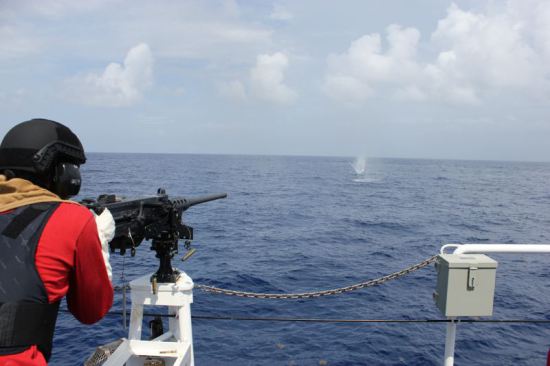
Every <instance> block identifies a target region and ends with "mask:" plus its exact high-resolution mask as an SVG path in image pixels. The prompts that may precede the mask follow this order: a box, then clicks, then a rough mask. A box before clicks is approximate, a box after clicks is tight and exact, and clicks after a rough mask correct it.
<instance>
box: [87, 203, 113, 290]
mask: <svg viewBox="0 0 550 366" xmlns="http://www.w3.org/2000/svg"><path fill="white" fill-rule="evenodd" d="M92 212H93V211H92ZM94 216H95V222H96V225H97V234H98V236H99V241H101V252H102V253H103V261H104V262H105V268H106V269H107V274H108V275H109V280H111V282H112V280H113V270H112V268H111V264H110V263H109V252H110V251H109V242H110V241H111V240H113V238H114V236H115V220H114V219H113V215H111V212H110V211H109V210H108V209H107V208H105V209H104V210H103V212H102V213H101V215H96V214H95V213H94Z"/></svg>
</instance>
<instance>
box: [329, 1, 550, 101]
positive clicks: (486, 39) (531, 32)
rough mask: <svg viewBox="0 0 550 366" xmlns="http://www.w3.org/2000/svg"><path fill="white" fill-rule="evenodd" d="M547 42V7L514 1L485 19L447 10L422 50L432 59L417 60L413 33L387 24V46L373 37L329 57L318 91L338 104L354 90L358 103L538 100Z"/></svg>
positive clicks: (549, 67) (545, 82) (549, 65)
mask: <svg viewBox="0 0 550 366" xmlns="http://www.w3.org/2000/svg"><path fill="white" fill-rule="evenodd" d="M549 39H550V3H549V2H543V1H528V2H527V4H525V2H523V1H519V0H513V1H509V2H507V3H506V5H505V6H502V7H500V8H499V9H496V10H495V9H490V10H487V11H486V12H483V13H481V12H473V11H465V10H462V9H460V8H459V7H458V6H457V5H455V4H452V5H451V6H450V7H449V8H448V10H447V15H446V16H445V18H443V19H441V20H439V22H438V23H437V28H436V29H435V31H434V32H433V33H432V35H431V37H430V38H429V40H427V42H426V43H427V44H426V45H425V47H424V48H423V49H432V50H435V51H436V53H435V54H436V56H435V58H434V59H433V60H431V61H430V60H426V61H424V60H420V59H419V58H418V56H417V54H418V51H419V49H420V43H419V42H420V32H419V31H418V30H416V29H414V28H403V27H401V26H398V25H392V26H390V27H388V28H387V35H386V44H387V46H386V47H383V44H382V39H381V36H380V34H378V33H374V34H369V35H365V36H363V37H360V38H359V39H357V40H355V41H353V42H352V43H351V45H350V47H349V49H348V50H347V51H346V52H344V53H342V54H337V55H331V56H329V58H328V61H327V63H328V70H327V74H326V75H325V84H324V90H325V92H327V94H328V95H330V96H331V97H334V98H336V99H347V98H349V94H352V93H354V91H355V93H356V92H357V89H358V86H361V90H363V91H367V90H370V93H366V92H363V93H362V94H361V95H362V97H361V98H356V99H357V101H358V102H362V101H364V100H365V99H366V98H367V97H370V96H374V95H376V94H384V93H388V94H389V95H391V96H393V97H397V98H399V99H410V100H415V101H429V100H445V101H448V102H452V103H459V104H476V103H480V102H481V101H482V100H483V99H484V98H485V97H487V96H489V95H492V94H498V93H502V92H507V91H512V92H522V93H528V94H531V95H537V94H541V93H544V92H548V90H550V82H549V79H550V41H549ZM335 80H340V81H341V82H339V83H338V86H339V88H337V87H335V85H334V84H335ZM344 80H345V83H344V82H343V81H344Z"/></svg>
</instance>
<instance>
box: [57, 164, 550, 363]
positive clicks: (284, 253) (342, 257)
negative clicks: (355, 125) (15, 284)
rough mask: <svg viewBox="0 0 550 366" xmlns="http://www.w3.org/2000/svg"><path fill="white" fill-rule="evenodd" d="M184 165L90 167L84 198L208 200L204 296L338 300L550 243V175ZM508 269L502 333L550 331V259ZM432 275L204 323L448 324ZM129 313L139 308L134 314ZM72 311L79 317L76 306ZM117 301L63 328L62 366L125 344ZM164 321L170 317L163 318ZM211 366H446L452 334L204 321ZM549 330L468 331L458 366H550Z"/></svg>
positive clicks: (427, 328) (461, 167)
mask: <svg viewBox="0 0 550 366" xmlns="http://www.w3.org/2000/svg"><path fill="white" fill-rule="evenodd" d="M353 160H354V159H353V158H342V157H295V156H232V155H177V154H166V155H165V154H99V153H96V154H90V155H89V160H88V163H86V165H84V166H83V167H82V174H83V187H82V190H81V194H80V196H79V197H77V199H82V198H85V197H96V196H97V195H98V194H101V193H116V194H118V195H122V196H126V197H138V196H147V195H154V194H155V193H156V191H157V188H159V187H163V188H165V189H166V191H167V193H168V194H169V195H173V196H189V197H191V196H198V195H204V194H209V193H219V192H227V193H228V197H227V198H226V199H224V200H219V201H215V202H209V203H206V204H203V205H199V206H195V207H192V208H190V209H189V210H188V211H187V212H186V213H185V222H186V223H187V224H189V225H190V226H192V227H193V228H194V231H195V233H194V235H195V240H194V247H195V248H196V249H197V253H196V254H195V255H194V256H193V257H192V258H191V259H190V260H189V261H186V262H181V261H180V258H181V256H182V255H183V254H182V253H183V251H182V253H180V255H179V257H177V258H174V260H173V263H174V265H175V266H177V267H178V268H180V269H182V270H184V271H185V272H186V273H187V274H188V275H189V276H191V277H192V278H193V280H194V281H195V283H199V284H208V285H213V286H218V287H224V288H230V289H235V290H244V291H251V292H269V293H287V292H306V291H315V290H325V289H331V288H337V287H342V286H347V285H351V284H355V283H358V282H362V281H365V280H367V279H371V278H376V277H380V276H382V275H385V274H388V273H391V272H394V271H398V270H400V269H402V268H405V267H407V266H409V265H412V264H415V263H418V262H420V261H422V260H424V259H426V258H428V257H430V256H432V255H434V254H437V253H438V252H439V249H440V248H441V246H442V245H443V244H445V243H550V163H522V162H493V161H491V162H489V161H451V160H413V159H367V160H366V167H365V168H366V169H365V172H364V173H363V174H361V176H358V175H357V174H356V172H355V171H354V169H353V167H352V166H351V163H352V162H353ZM491 257H492V258H494V259H496V260H497V261H498V262H499V267H498V269H497V280H496V281H497V284H496V292H495V301H494V315H493V317H492V319H550V282H547V281H548V280H549V277H550V273H549V270H548V268H549V266H548V263H550V256H545V255H513V256H512V255H491ZM111 263H112V266H113V277H114V283H115V285H121V284H122V283H124V282H126V281H128V280H131V279H133V278H136V277H138V276H142V275H146V274H150V273H152V272H154V271H155V270H156V267H157V260H156V258H155V256H154V252H152V251H151V250H150V249H149V243H146V242H144V243H142V244H141V246H140V247H138V248H137V255H136V256H135V257H133V258H132V257H130V256H129V255H126V256H120V255H118V254H114V255H112V256H111ZM435 283H436V273H435V269H434V267H433V266H429V267H426V268H424V269H421V270H419V271H416V272H414V273H411V274H409V275H408V276H406V277H404V278H402V279H398V280H395V281H391V282H388V283H385V284H383V285H380V286H376V287H373V288H368V289H362V290H358V291H354V292H351V293H347V294H341V295H335V296H329V297H321V298H315V299H304V300H266V299H242V298H235V297H227V296H223V295H213V294H209V293H205V292H202V291H201V290H198V289H196V290H195V291H194V303H193V305H192V314H193V315H197V316H198V315H202V316H220V317H227V316H234V317H292V318H323V319H336V318H337V319H442V316H441V315H440V313H439V311H438V310H437V308H436V307H435V305H434V303H433V300H432V293H433V291H434V288H435ZM129 305H130V304H129V302H128V310H129ZM62 308H65V309H66V305H65V304H63V305H62ZM121 310H122V295H121V294H120V293H118V292H117V293H116V294H115V303H114V305H113V308H112V311H113V313H112V314H108V315H107V316H106V317H105V318H104V319H103V320H102V321H100V322H99V323H97V324H95V325H92V326H85V325H81V324H79V323H78V321H76V320H75V319H74V318H73V317H72V316H71V315H70V314H69V313H67V312H61V313H60V315H59V319H58V323H57V328H56V335H55V339H54V353H53V357H52V359H51V362H50V364H51V365H78V364H82V362H83V361H84V360H85V359H86V358H87V357H88V356H89V355H90V354H91V353H92V352H93V351H94V349H95V347H96V346H98V345H101V344H105V343H108V342H110V341H113V340H115V339H118V338H121V337H125V336H127V332H126V331H125V330H124V329H123V327H122V319H121V316H120V315H119V314H117V313H118V312H120V311H121ZM156 310H158V311H160V309H156ZM193 333H194V347H195V362H196V364H197V365H207V366H210V365H331V366H332V365H440V364H441V362H442V358H443V351H444V344H445V324H441V323H405V324H401V323H400V324H395V323H376V324H371V323H366V324H365V323H360V324H341V323H330V324H325V323H296V322H266V321H262V322H257V321H228V320H206V319H194V320H193ZM549 347H550V324H502V323H497V324H487V323H474V324H468V323H463V324H459V326H458V332H457V343H456V358H455V361H456V365H542V364H545V360H546V354H547V352H548V349H549Z"/></svg>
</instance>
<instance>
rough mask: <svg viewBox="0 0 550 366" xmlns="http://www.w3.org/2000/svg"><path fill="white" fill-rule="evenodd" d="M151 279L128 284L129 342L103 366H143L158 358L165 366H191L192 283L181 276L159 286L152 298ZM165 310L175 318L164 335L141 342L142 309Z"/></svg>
mask: <svg viewBox="0 0 550 366" xmlns="http://www.w3.org/2000/svg"><path fill="white" fill-rule="evenodd" d="M150 278H151V276H143V277H140V278H138V279H136V280H134V281H132V282H130V288H131V291H132V295H131V296H132V313H131V317H130V330H129V332H128V339H125V340H124V342H123V343H122V344H121V345H120V346H119V347H118V348H117V350H116V351H115V352H114V353H113V354H112V355H111V356H110V357H109V358H108V359H107V361H106V362H105V364H104V366H122V365H124V364H126V365H127V366H142V365H144V363H145V360H146V358H147V356H149V357H155V358H161V359H163V360H164V363H165V365H167V366H194V364H195V361H194V356H193V335H192V329H191V303H192V302H193V280H191V278H190V277H189V276H188V275H187V274H185V273H184V272H181V273H180V274H179V277H178V280H177V281H176V282H175V283H158V284H157V292H156V294H153V292H152V288H151V282H150ZM145 305H153V306H159V305H160V306H167V307H168V309H169V313H170V314H171V315H175V316H174V317H173V318H170V320H169V329H168V331H167V332H166V333H164V334H162V335H160V336H159V337H157V338H155V339H153V340H151V341H143V340H141V331H142V326H143V307H144V306H145Z"/></svg>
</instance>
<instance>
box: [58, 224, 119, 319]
mask: <svg viewBox="0 0 550 366" xmlns="http://www.w3.org/2000/svg"><path fill="white" fill-rule="evenodd" d="M74 255H75V257H74V267H73V270H72V272H71V274H70V277H69V292H68V293H67V305H68V308H69V310H70V312H71V313H72V314H73V315H74V316H75V318H77V319H78V320H79V321H80V322H82V323H84V324H92V323H95V322H97V321H99V320H100V319H101V318H103V316H104V315H105V314H106V313H107V311H109V309H110V308H111V306H112V304H113V287H112V285H111V281H110V280H109V276H108V273H107V269H106V265H105V262H104V257H103V254H102V250H101V242H100V240H99V237H98V231H97V225H96V222H95V219H94V217H93V216H92V215H90V219H89V220H88V221H87V223H86V225H85V226H84V228H83V229H82V231H81V232H80V235H79V236H78V239H77V242H76V248H75V252H74Z"/></svg>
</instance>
